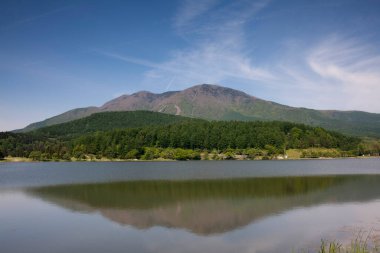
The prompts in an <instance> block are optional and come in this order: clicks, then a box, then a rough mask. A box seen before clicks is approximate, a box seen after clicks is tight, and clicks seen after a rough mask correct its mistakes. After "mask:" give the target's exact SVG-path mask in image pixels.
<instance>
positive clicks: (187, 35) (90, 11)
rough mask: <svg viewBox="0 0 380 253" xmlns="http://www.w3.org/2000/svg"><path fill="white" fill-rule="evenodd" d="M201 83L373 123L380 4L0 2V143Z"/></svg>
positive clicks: (330, 0)
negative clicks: (89, 111)
mask: <svg viewBox="0 0 380 253" xmlns="http://www.w3.org/2000/svg"><path fill="white" fill-rule="evenodd" d="M202 83H209V84H218V85H221V86H226V87H230V88H234V89H238V90H242V91H244V92H246V93H248V94H250V95H253V96H256V97H259V98H262V99H266V100H271V101H275V102H277V103H281V104H286V105H290V106H296V107H306V108H314V109H338V110H361V111H368V112H374V113H380V1H379V0H336V1H334V0H318V1H308V0H304V1H300V0H287V1H283V0H233V1H223V0H199V1H194V0H183V1H169V0H167V1H143V0H141V1H137V0H135V1H128V0H121V1H112V0H109V1H100V0H91V1H90V0H88V1H84V0H74V1H70V0H65V1H50V0H48V1H44V0H33V1H25V0H24V1H20V0H2V1H0V131H6V130H13V129H18V128H22V127H25V126H26V125H28V124H29V123H32V122H36V121H41V120H43V119H46V118H49V117H52V116H54V115H57V114H60V113H63V112H65V111H67V110H70V109H73V108H78V107H87V106H101V105H102V104H104V103H105V102H107V101H108V100H111V99H113V98H116V97H118V96H120V95H122V94H131V93H134V92H137V91H140V90H148V91H151V92H155V93H161V92H165V91H169V90H181V89H185V88H188V87H191V86H193V85H196V84H202Z"/></svg>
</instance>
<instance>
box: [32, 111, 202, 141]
mask: <svg viewBox="0 0 380 253" xmlns="http://www.w3.org/2000/svg"><path fill="white" fill-rule="evenodd" d="M188 120H193V119H190V118H187V117H182V116H175V115H170V114H165V113H158V112H151V111H121V112H100V113H94V114H92V115H90V116H87V117H85V118H81V119H77V120H73V121H70V122H65V123H62V124H56V125H52V126H47V127H42V128H39V129H37V130H35V131H34V133H36V134H40V135H43V136H45V137H63V136H65V137H73V136H79V135H82V134H86V133H91V132H97V131H109V130H115V129H125V128H137V127H145V126H162V125H168V124H173V123H179V122H184V121H188ZM194 121H195V119H194ZM197 121H198V120H197Z"/></svg>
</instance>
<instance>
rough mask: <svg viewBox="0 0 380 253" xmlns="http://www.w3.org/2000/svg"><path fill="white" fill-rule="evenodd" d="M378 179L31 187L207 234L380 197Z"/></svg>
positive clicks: (77, 204)
mask: <svg viewBox="0 0 380 253" xmlns="http://www.w3.org/2000/svg"><path fill="white" fill-rule="evenodd" d="M379 183H380V177H379V176H323V177H276V178H247V179H231V180H226V179H223V180H192V181H132V182H131V181H127V182H114V183H93V184H76V185H59V186H48V187H40V188H34V189H30V190H29V191H28V192H29V193H30V194H33V195H34V196H38V197H40V198H42V199H44V200H46V201H49V202H52V203H55V204H57V205H60V206H62V207H65V208H68V209H70V210H76V211H81V212H99V213H101V214H102V215H103V216H104V217H106V218H108V219H110V220H112V221H115V222H117V223H119V224H123V225H131V226H134V227H136V228H141V229H145V228H150V227H153V226H164V227H169V228H183V229H187V230H189V231H191V232H193V233H197V234H202V235H209V234H215V233H224V232H227V231H231V230H234V229H237V228H239V227H242V226H246V225H248V224H250V223H252V222H254V221H256V220H258V219H261V218H265V217H268V216H272V215H276V214H278V213H281V212H285V211H287V210H290V209H294V208H299V207H307V206H312V205H319V204H324V203H334V202H351V201H367V200H372V199H376V198H380V188H379V187H377V186H378V185H379Z"/></svg>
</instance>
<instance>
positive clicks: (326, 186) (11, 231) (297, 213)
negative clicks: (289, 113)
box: [0, 159, 380, 252]
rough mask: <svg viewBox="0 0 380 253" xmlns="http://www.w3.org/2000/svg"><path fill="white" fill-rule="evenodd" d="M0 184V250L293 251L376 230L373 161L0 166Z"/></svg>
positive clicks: (379, 179)
mask: <svg viewBox="0 0 380 253" xmlns="http://www.w3.org/2000/svg"><path fill="white" fill-rule="evenodd" d="M0 180H1V181H0V189H1V190H0V224H1V226H0V252H291V251H292V250H293V249H297V250H301V249H306V248H307V249H316V248H317V247H318V245H319V242H320V239H321V238H325V239H338V240H341V241H343V242H345V241H347V240H349V239H350V238H352V236H354V235H355V233H358V231H366V230H369V229H371V230H372V231H373V232H372V236H373V237H376V236H377V235H378V234H377V233H378V232H379V231H378V230H379V229H380V160H378V159H347V160H344V159H343V160H305V161H244V162H202V161H200V162H147V163H145V162H136V163H2V164H1V165H0ZM374 239H376V238H374Z"/></svg>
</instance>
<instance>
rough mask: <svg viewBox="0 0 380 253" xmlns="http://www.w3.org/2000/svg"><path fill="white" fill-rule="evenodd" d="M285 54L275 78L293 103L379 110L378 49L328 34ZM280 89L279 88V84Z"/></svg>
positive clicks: (316, 106) (361, 42)
mask: <svg viewBox="0 0 380 253" xmlns="http://www.w3.org/2000/svg"><path fill="white" fill-rule="evenodd" d="M297 53H298V54H299V55H300V57H297V56H290V55H287V57H288V58H283V59H282V60H281V61H283V62H285V63H286V64H284V63H282V64H281V66H280V67H279V68H278V70H279V72H278V73H279V76H278V79H280V80H281V83H285V84H287V88H291V91H292V92H295V93H298V94H300V95H301V96H299V97H297V96H294V95H293V96H291V97H290V98H291V99H292V100H293V104H301V105H303V106H305V107H306V106H309V107H312V108H320V109H342V110H364V111H370V112H379V111H380V101H379V95H378V94H380V52H378V51H377V50H376V48H374V47H372V46H371V45H369V44H367V43H365V42H363V41H361V40H359V39H357V38H353V37H345V36H339V35H332V36H328V37H327V38H326V39H323V40H322V41H320V42H319V43H317V44H316V45H315V46H312V47H311V48H309V49H305V50H304V51H298V52H297ZM289 58H292V59H289ZM279 88H280V89H281V87H279Z"/></svg>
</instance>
